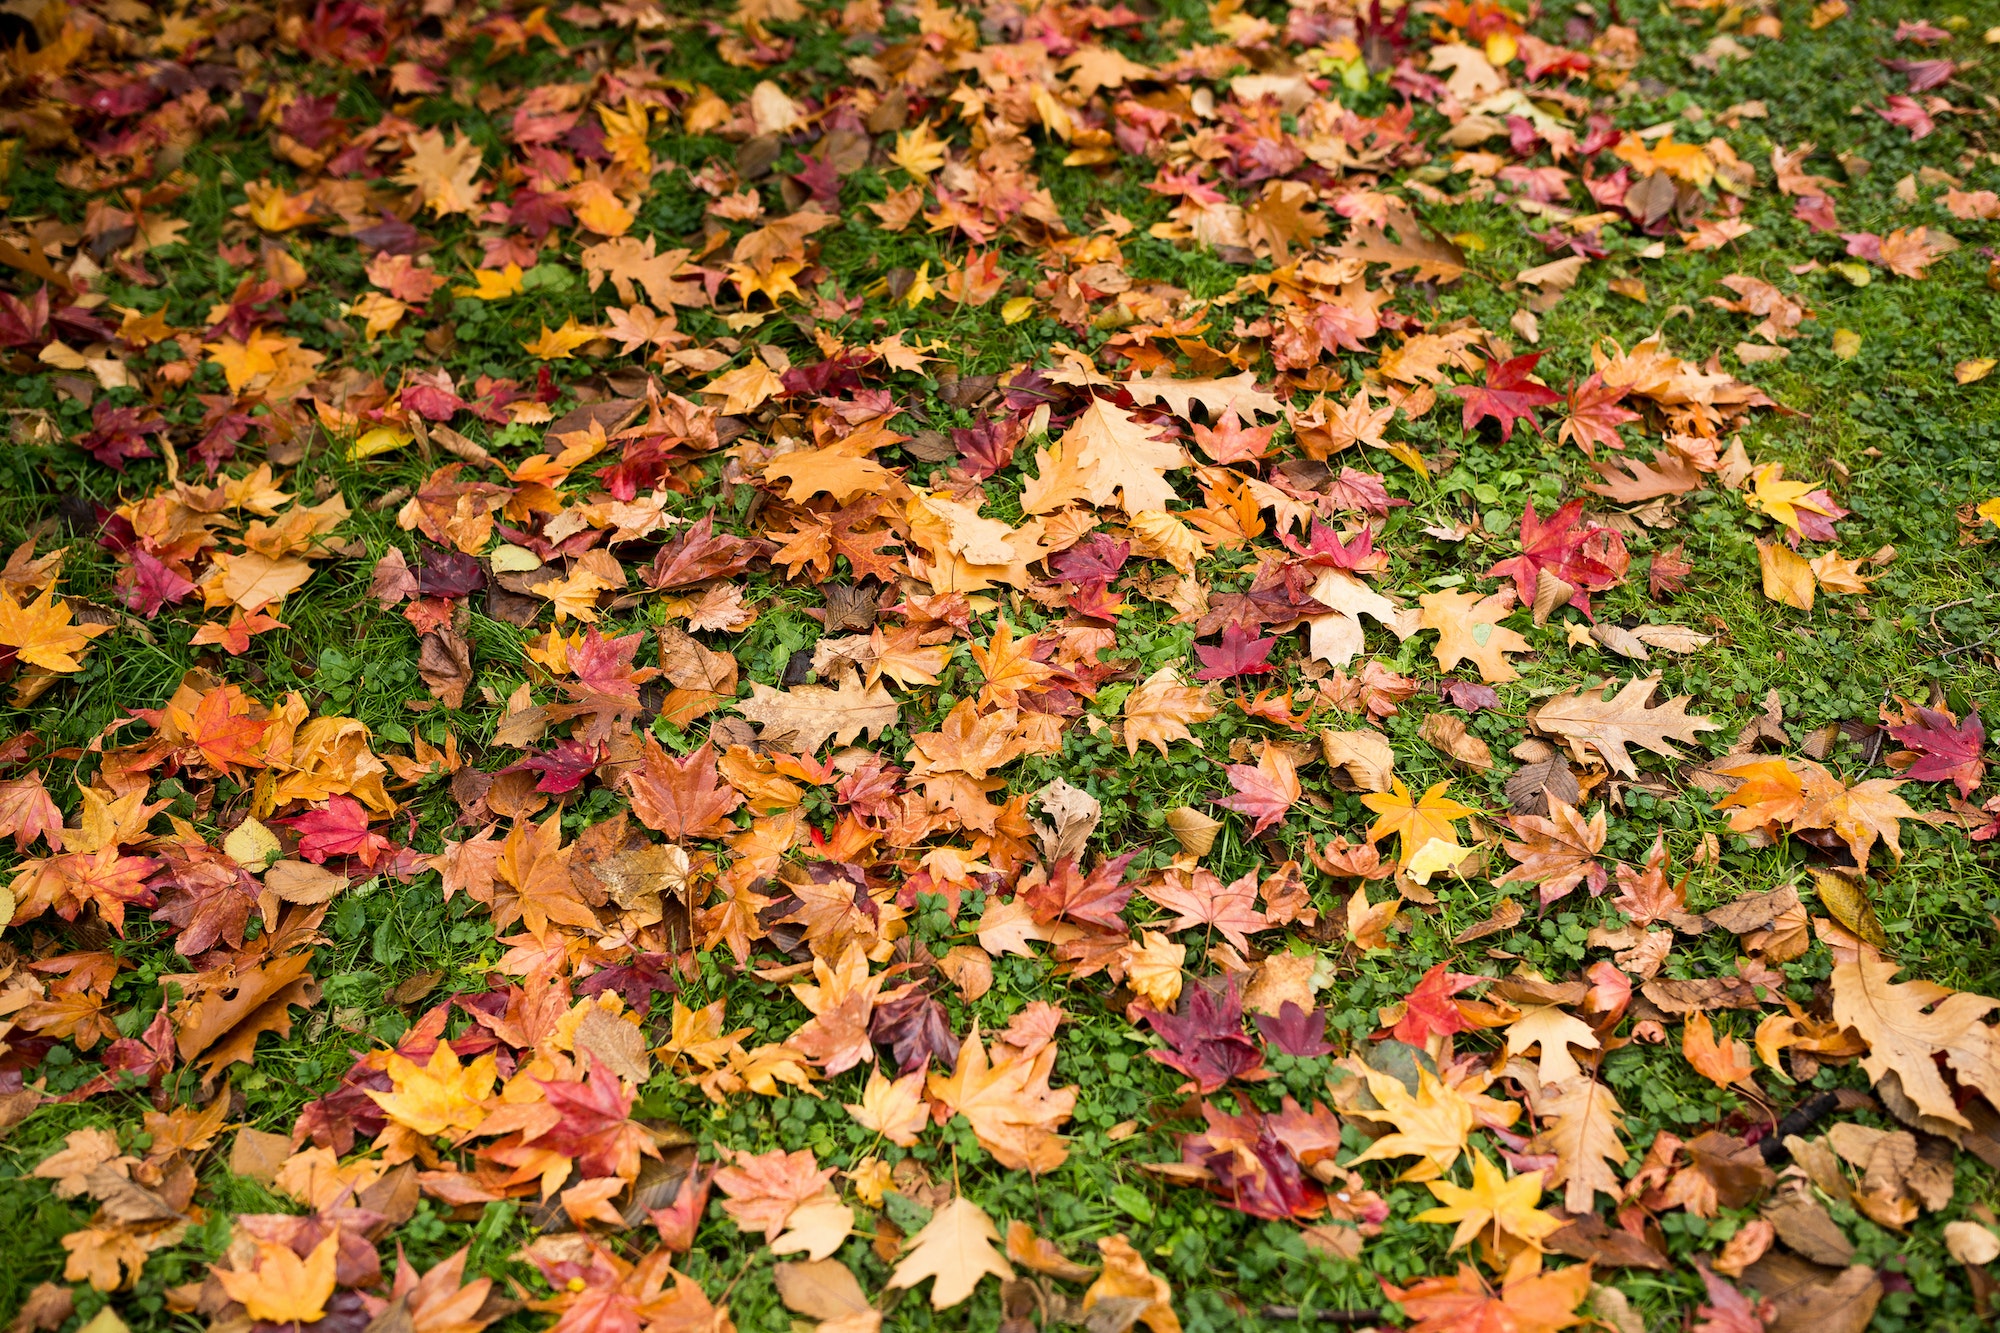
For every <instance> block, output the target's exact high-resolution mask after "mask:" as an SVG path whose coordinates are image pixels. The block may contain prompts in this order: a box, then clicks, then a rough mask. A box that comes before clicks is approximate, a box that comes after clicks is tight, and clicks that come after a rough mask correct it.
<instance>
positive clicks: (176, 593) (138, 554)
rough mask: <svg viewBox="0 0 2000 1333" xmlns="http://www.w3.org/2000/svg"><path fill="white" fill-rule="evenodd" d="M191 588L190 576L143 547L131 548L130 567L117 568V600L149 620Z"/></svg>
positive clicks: (192, 583)
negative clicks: (138, 548) (118, 570)
mask: <svg viewBox="0 0 2000 1333" xmlns="http://www.w3.org/2000/svg"><path fill="white" fill-rule="evenodd" d="M193 591H194V580H193V579H190V578H188V577H186V576H185V575H183V574H182V573H181V572H180V571H179V570H177V569H175V568H174V567H173V566H172V565H169V564H166V563H165V562H164V561H161V560H159V559H158V558H156V557H155V556H153V555H151V554H150V553H148V552H146V551H142V550H134V551H133V552H132V564H131V566H130V568H128V569H125V570H121V571H120V572H119V579H118V600H119V601H121V602H123V603H125V605H126V606H128V607H130V608H131V609H132V610H134V611H136V612H138V613H139V614H140V615H142V616H145V617H146V618H147V619H149V620H150V619H152V618H153V617H154V616H157V615H158V614H160V608H161V607H163V606H172V605H174V604H175V603H177V602H180V601H182V600H183V599H185V598H186V597H187V595H188V594H189V593H191V592H193Z"/></svg>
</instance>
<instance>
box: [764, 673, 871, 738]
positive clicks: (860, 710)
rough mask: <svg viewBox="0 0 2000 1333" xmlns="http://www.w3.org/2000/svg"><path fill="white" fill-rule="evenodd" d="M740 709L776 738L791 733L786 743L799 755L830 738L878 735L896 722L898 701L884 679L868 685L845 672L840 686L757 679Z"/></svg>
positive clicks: (852, 674)
mask: <svg viewBox="0 0 2000 1333" xmlns="http://www.w3.org/2000/svg"><path fill="white" fill-rule="evenodd" d="M736 711H737V712H739V713H741V714H743V716H745V717H747V718H749V719H750V720H751V721H752V722H755V723H757V724H758V725H759V726H761V727H764V728H765V729H766V731H767V732H768V733H769V734H770V735H771V736H772V737H774V738H776V737H780V736H788V737H790V740H789V742H788V743H787V748H788V749H792V750H794V751H795V752H796V753H799V754H814V753H817V752H818V750H819V748H820V747H821V746H823V745H825V744H826V743H827V741H828V740H829V739H831V740H833V741H835V742H836V743H838V744H841V745H848V744H851V743H852V742H853V741H854V740H855V738H856V737H858V736H862V735H868V736H871V737H875V738H879V737H880V736H881V734H882V732H883V731H884V730H885V729H886V728H889V727H893V726H895V725H896V719H897V717H898V715H899V710H898V709H897V707H896V700H895V698H894V697H893V696H891V695H890V693H889V691H888V690H887V689H885V688H883V687H882V686H881V685H880V684H875V685H863V684H862V683H861V681H860V679H859V678H858V677H857V676H856V675H855V674H854V673H852V672H849V673H847V674H845V675H843V676H842V677H841V679H840V683H839V685H838V686H834V687H829V686H826V685H801V686H798V687H797V688H795V689H790V690H774V689H772V688H771V687H770V686H769V685H764V684H759V683H757V682H755V681H753V682H751V685H750V697H749V698H748V699H746V700H744V701H743V702H741V703H739V704H737V705H736Z"/></svg>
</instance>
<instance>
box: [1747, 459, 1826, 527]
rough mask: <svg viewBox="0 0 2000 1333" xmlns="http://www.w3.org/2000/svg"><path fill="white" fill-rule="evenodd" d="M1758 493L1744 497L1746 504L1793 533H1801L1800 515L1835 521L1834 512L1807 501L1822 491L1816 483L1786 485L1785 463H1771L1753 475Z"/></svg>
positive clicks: (1797, 482)
mask: <svg viewBox="0 0 2000 1333" xmlns="http://www.w3.org/2000/svg"><path fill="white" fill-rule="evenodd" d="M1751 476H1752V479H1753V480H1754V481H1755V482H1756V489H1754V490H1749V491H1745V492H1744V493H1743V503H1744V504H1747V505H1749V506H1750V507H1751V508H1752V509H1754V510H1756V511H1757V512H1758V513H1761V514H1769V515H1770V516H1771V517H1772V518H1775V519H1777V520H1778V522H1780V523H1782V524H1784V525H1785V526H1786V527H1788V528H1790V529H1791V530H1792V531H1793V532H1797V531H1798V530H1799V513H1798V511H1799V510H1801V509H1803V510H1806V511H1807V512H1808V513H1813V514H1819V515H1822V516H1824V517H1828V518H1831V517H1832V511H1831V510H1829V509H1828V508H1827V507H1826V506H1825V505H1822V504H1820V503H1819V502H1818V501H1817V500H1810V499H1807V498H1806V497H1807V496H1809V495H1811V494H1812V493H1813V492H1814V491H1816V490H1818V489H1819V483H1818V482H1816V481H1786V480H1785V465H1784V464H1783V463H1767V464H1765V465H1764V466H1763V467H1760V468H1758V469H1757V470H1756V472H1754V473H1752V474H1751Z"/></svg>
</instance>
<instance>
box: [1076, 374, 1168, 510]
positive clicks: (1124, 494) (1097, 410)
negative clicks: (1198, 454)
mask: <svg viewBox="0 0 2000 1333" xmlns="http://www.w3.org/2000/svg"><path fill="white" fill-rule="evenodd" d="M1154 429H1155V428H1153V427H1150V426H1147V425H1145V424H1144V423H1142V422H1140V421H1139V420H1138V419H1137V418H1135V417H1134V416H1132V414H1131V413H1129V412H1126V411H1125V410H1124V409H1122V408H1118V407H1114V406H1112V404H1111V402H1110V401H1109V400H1108V399H1104V398H1098V397H1095V396H1093V397H1092V398H1091V399H1090V401H1089V403H1088V404H1087V405H1086V406H1085V407H1084V409H1083V411H1082V413H1081V414H1079V415H1078V416H1077V419H1076V420H1075V421H1074V422H1072V423H1071V424H1070V427H1069V429H1068V430H1066V431H1064V432H1063V436H1062V439H1061V440H1060V441H1058V443H1059V444H1060V445H1061V446H1062V449H1063V451H1064V454H1065V455H1066V456H1067V457H1069V458H1072V459H1074V460H1075V466H1076V469H1077V477H1078V480H1079V482H1080V485H1081V489H1082V493H1081V495H1080V496H1078V498H1080V499H1083V500H1086V501H1088V502H1089V503H1091V504H1093V505H1097V506H1099V507H1102V506H1104V505H1108V504H1111V503H1112V502H1113V501H1114V500H1116V501H1117V503H1118V506H1119V508H1121V509H1123V510H1124V511H1125V513H1126V514H1128V515H1135V514H1139V513H1143V512H1144V511H1146V510H1149V509H1159V510H1164V509H1165V508H1166V507H1167V506H1168V505H1169V504H1170V503H1172V502H1173V501H1174V500H1175V499H1176V498H1177V497H1176V495H1175V493H1174V488H1173V487H1172V486H1171V485H1169V484H1168V483H1167V480H1166V474H1167V473H1168V472H1170V471H1173V470H1174V469H1176V468H1183V467H1187V466H1188V465H1189V464H1190V462H1191V460H1190V459H1189V458H1188V456H1187V451H1186V450H1184V449H1182V448H1181V447H1180V446H1179V445H1178V444H1172V443H1165V442H1162V441H1159V440H1155V439H1154V438H1153V435H1154Z"/></svg>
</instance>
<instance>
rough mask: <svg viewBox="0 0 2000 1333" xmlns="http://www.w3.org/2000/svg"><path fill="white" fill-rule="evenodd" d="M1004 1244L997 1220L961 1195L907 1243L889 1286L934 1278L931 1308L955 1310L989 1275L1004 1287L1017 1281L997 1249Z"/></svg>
mask: <svg viewBox="0 0 2000 1333" xmlns="http://www.w3.org/2000/svg"><path fill="white" fill-rule="evenodd" d="M999 1239H1000V1232H999V1231H998V1229H996V1228H995V1227H994V1225H993V1219H992V1218H990V1217H988V1216H987V1215H986V1214H985V1213H984V1212H982V1211H980V1208H979V1205H978V1204H976V1203H974V1202H972V1200H970V1199H968V1198H966V1197H965V1196H964V1195H962V1194H961V1195H957V1196H955V1197H953V1198H952V1199H951V1200H950V1201H949V1202H947V1203H945V1204H944V1205H943V1206H942V1207H940V1208H939V1209H938V1210H937V1211H936V1212H934V1213H932V1214H931V1220H930V1221H928V1222H926V1223H924V1225H923V1227H922V1229H921V1230H919V1231H918V1232H917V1234H916V1235H914V1236H912V1237H910V1238H909V1240H908V1241H906V1242H905V1243H904V1248H903V1254H902V1258H901V1259H900V1260H899V1261H898V1262H897V1264H896V1271H895V1272H893V1273H891V1274H890V1275H889V1285H890V1286H891V1287H896V1288H899V1289H907V1288H910V1287H914V1286H916V1285H917V1284H918V1283H919V1282H922V1281H923V1280H924V1279H925V1278H931V1279H933V1281H932V1283H931V1308H932V1309H933V1310H946V1309H950V1308H951V1307H952V1306H954V1305H957V1304H959V1303H961V1302H962V1301H964V1300H965V1298H966V1297H968V1296H970V1295H971V1294H972V1292H973V1289H974V1288H975V1287H977V1286H978V1285H979V1281H980V1279H981V1278H984V1277H986V1276H987V1275H988V1274H991V1275H992V1276H994V1277H997V1278H999V1279H1000V1280H1001V1281H1002V1282H1012V1281H1013V1280H1014V1268H1013V1265H1011V1264H1009V1263H1008V1262H1007V1259H1006V1256H1005V1255H1003V1254H1001V1253H1000V1250H999V1249H998V1247H997V1246H996V1244H995V1242H997V1241H998V1240H999Z"/></svg>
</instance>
